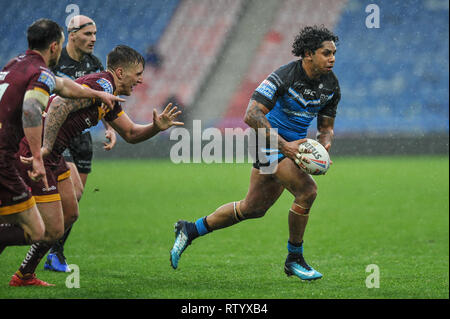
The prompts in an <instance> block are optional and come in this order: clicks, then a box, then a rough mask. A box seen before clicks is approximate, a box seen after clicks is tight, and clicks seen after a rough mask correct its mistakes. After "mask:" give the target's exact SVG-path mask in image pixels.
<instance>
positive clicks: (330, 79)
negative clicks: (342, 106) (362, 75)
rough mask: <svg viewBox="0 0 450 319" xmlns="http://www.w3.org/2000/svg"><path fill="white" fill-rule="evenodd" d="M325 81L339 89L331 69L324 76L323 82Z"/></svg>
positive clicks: (337, 81)
mask: <svg viewBox="0 0 450 319" xmlns="http://www.w3.org/2000/svg"><path fill="white" fill-rule="evenodd" d="M325 81H326V82H327V84H328V85H329V86H331V87H335V88H336V89H339V80H338V78H337V76H336V74H335V73H334V72H333V71H331V72H329V73H328V74H327V75H326V76H325V80H324V82H325Z"/></svg>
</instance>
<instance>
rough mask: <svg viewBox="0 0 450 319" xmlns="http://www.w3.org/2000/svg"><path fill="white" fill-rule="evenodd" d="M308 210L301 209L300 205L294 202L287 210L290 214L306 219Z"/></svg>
mask: <svg viewBox="0 0 450 319" xmlns="http://www.w3.org/2000/svg"><path fill="white" fill-rule="evenodd" d="M309 210H310V208H306V207H303V206H302V205H300V204H297V203H295V202H294V203H292V207H291V209H289V212H291V213H292V214H295V215H299V216H305V217H306V216H309Z"/></svg>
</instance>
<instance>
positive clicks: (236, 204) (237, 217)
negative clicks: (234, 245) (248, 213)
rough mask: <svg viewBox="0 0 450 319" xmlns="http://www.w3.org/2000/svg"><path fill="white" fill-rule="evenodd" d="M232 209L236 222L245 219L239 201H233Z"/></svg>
mask: <svg viewBox="0 0 450 319" xmlns="http://www.w3.org/2000/svg"><path fill="white" fill-rule="evenodd" d="M233 209H234V219H235V221H236V222H237V223H239V222H241V221H243V220H244V219H245V217H244V215H242V212H241V202H240V201H239V202H233Z"/></svg>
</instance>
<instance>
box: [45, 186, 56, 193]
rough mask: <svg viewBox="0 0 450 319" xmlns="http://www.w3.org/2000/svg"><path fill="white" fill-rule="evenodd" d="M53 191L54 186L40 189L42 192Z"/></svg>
mask: <svg viewBox="0 0 450 319" xmlns="http://www.w3.org/2000/svg"><path fill="white" fill-rule="evenodd" d="M54 190H56V186H55V185H52V186H50V187H49V188H45V187H43V188H42V191H43V192H50V191H54Z"/></svg>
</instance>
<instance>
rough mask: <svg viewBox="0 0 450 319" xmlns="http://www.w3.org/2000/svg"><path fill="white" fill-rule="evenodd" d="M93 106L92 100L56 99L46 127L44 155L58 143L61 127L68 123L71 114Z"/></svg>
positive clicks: (50, 107)
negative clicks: (57, 138)
mask: <svg viewBox="0 0 450 319" xmlns="http://www.w3.org/2000/svg"><path fill="white" fill-rule="evenodd" d="M90 105H92V100H91V99H76V100H75V99H65V98H62V97H59V96H57V97H55V98H54V99H53V101H52V102H51V103H50V106H49V108H48V112H47V115H46V117H45V125H44V141H43V143H42V148H43V149H44V150H43V154H44V155H47V154H49V153H50V152H51V150H52V148H53V144H54V143H55V141H56V137H57V136H58V132H59V129H60V127H61V126H62V125H63V123H64V122H65V121H66V119H67V116H68V115H69V113H72V112H76V111H78V110H79V109H82V108H85V107H88V106H90Z"/></svg>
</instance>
